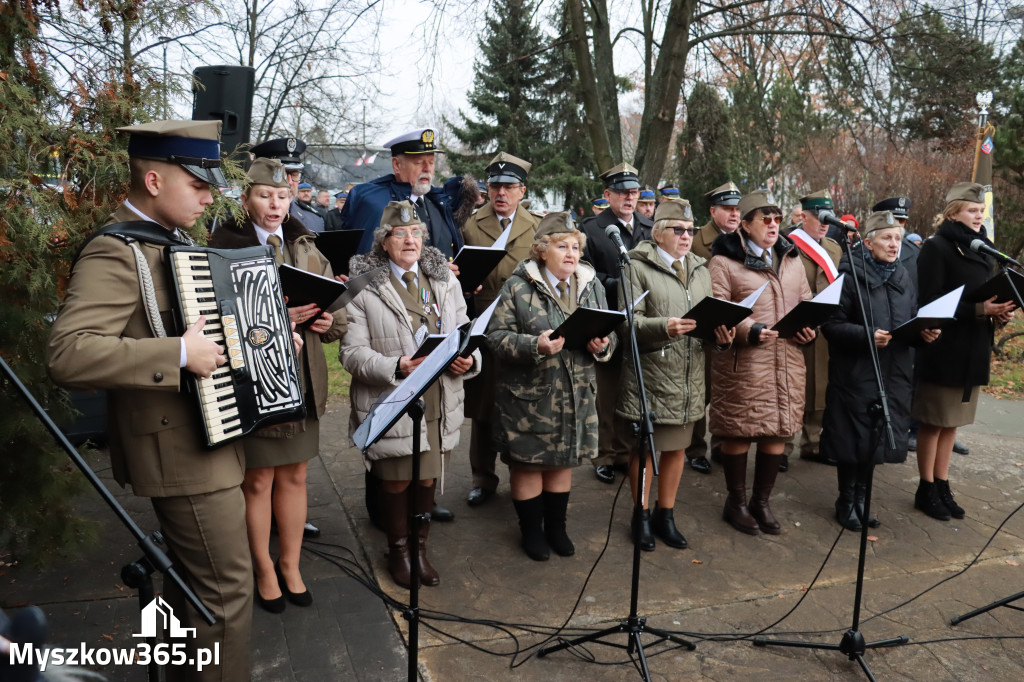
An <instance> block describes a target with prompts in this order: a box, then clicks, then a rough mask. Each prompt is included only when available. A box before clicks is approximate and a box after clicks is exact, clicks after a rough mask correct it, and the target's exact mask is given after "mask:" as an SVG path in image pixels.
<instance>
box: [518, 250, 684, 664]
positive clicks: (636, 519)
mask: <svg viewBox="0 0 1024 682" xmlns="http://www.w3.org/2000/svg"><path fill="white" fill-rule="evenodd" d="M628 262H629V261H628V257H627V256H626V255H625V254H624V253H620V254H619V277H620V280H619V281H621V282H629V280H628V279H627V277H626V264H627V263H628ZM627 298H628V299H629V300H627V301H626V323H627V326H628V328H629V350H630V354H631V357H632V359H633V370H634V372H635V373H636V379H637V389H638V390H637V393H638V395H639V403H640V462H639V480H638V481H637V494H636V503H635V504H634V505H633V525H632V527H634V528H636V527H638V526H639V523H640V517H641V515H642V514H643V503H644V490H645V488H646V477H647V458H648V457H650V458H652V462H653V458H654V425H653V423H652V422H651V412H650V410H649V409H648V406H647V405H648V404H647V392H646V389H645V387H644V376H643V371H642V369H641V366H640V349H639V347H638V346H637V341H636V327H635V326H634V324H633V300H634V299H633V297H632V292H630V293H629V296H627ZM656 467H657V463H656V462H655V472H656V473H657V468H656ZM633 540H634V541H633V570H632V576H631V580H630V592H629V615H628V616H626V619H625V620H622V621H619V623H618V624H617V625H614V626H612V627H609V628H605V629H603V630H598V631H597V632H594V633H591V634H589V635H583V636H582V637H577V638H575V639H571V640H568V641H564V642H559V643H558V644H555V645H553V646H549V647H544V648H543V649H541V650H540V651H538V652H537V657H538V658H543V657H544V656H546V655H548V654H549V653H554V652H555V651H561V650H562V649H568V648H569V647H574V646H577V645H579V644H586V643H587V642H595V643H597V644H603V645H605V646H611V647H616V648H619V649H625V650H626V652H627V653H629V654H630V655H631V656H632V654H634V653H636V655H637V658H638V660H639V666H638V667H639V669H640V675H641V677H642V679H643V680H644V681H645V682H650V680H651V672H650V670H649V669H648V666H647V656H646V654H645V653H644V644H643V640H642V639H641V635H642V634H643V633H644V632H648V633H650V634H653V635H654V636H655V637H657V638H658V639H657V640H655V641H654V644H659V643H661V642H664V641H671V642H674V643H676V644H679V645H681V646H684V647H686V648H687V649H688V650H690V651H693V650H694V649H696V648H697V645H696V644H694V643H693V642H691V641H689V640H686V639H683V638H682V637H677V636H676V635H673V634H672V633H670V632H666V631H665V630H659V629H657V628H650V627H647V619H646V618H645V617H642V616H640V615H639V614H638V613H637V608H638V602H639V594H640V542H639V541H638V539H637V538H634V539H633ZM619 633H625V634H626V644H625V645H622V644H618V643H615V642H609V641H605V639H606V638H608V637H610V636H611V635H617V634H619Z"/></svg>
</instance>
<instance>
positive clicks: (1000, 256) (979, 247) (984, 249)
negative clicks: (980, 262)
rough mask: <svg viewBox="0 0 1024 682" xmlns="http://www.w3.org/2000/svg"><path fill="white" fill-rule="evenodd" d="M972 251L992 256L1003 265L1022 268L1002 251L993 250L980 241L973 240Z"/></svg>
mask: <svg viewBox="0 0 1024 682" xmlns="http://www.w3.org/2000/svg"><path fill="white" fill-rule="evenodd" d="M971 251H974V252H975V253H984V254H986V255H989V256H992V257H993V258H995V259H996V260H997V261H999V262H1000V263H1002V264H1003V265H1016V266H1017V267H1021V264H1020V263H1018V262H1017V261H1015V260H1014V259H1012V258H1010V257H1009V256H1007V255H1006V254H1005V253H1003V252H1002V251H999V250H997V249H993V248H992V247H991V246H989V245H988V244H986V243H985V242H983V241H982V240H980V239H972V240H971Z"/></svg>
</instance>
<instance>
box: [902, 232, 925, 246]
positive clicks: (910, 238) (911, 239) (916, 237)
mask: <svg viewBox="0 0 1024 682" xmlns="http://www.w3.org/2000/svg"><path fill="white" fill-rule="evenodd" d="M906 239H907V241H908V242H914V243H915V244H920V243H921V242H923V241H924V240H923V239H921V235H919V234H918V233H917V232H911V233H910V234H908V235H907V237H906Z"/></svg>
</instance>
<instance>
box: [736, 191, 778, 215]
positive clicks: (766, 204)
mask: <svg viewBox="0 0 1024 682" xmlns="http://www.w3.org/2000/svg"><path fill="white" fill-rule="evenodd" d="M738 205H739V207H740V215H741V216H744V217H746V216H747V215H748V214H750V213H751V212H752V211H756V210H757V209H759V208H774V209H775V210H777V211H778V210H781V209H779V204H778V203H777V202H776V201H775V196H774V195H773V194H772V193H771V190H767V189H755V190H754V191H753V192H751V193H750V194H748V195H746V196H745V197H743V198H742V199H740V203H739V204H738Z"/></svg>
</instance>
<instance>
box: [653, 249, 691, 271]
mask: <svg viewBox="0 0 1024 682" xmlns="http://www.w3.org/2000/svg"><path fill="white" fill-rule="evenodd" d="M657 248H658V255H659V256H661V260H663V261H665V265H667V266H668V267H669V268H670V269H671V268H672V264H673V263H675V262H676V261H679V264H680V265H682V266H683V267H684V268H685V267H686V262H685V259H686V256H683V257H682V258H675V257H673V256H672V254H670V253H669V252H668V251H666V250H665V249H663V248H661V247H660V246H659V247H657Z"/></svg>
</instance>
